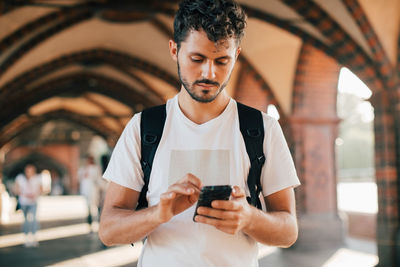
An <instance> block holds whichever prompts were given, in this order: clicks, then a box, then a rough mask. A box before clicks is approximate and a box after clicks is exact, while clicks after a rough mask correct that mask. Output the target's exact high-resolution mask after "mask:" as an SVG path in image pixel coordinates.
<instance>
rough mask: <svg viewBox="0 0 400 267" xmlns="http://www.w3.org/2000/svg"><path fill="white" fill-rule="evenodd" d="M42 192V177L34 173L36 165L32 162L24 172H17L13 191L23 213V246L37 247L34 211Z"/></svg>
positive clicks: (36, 226) (36, 225)
mask: <svg viewBox="0 0 400 267" xmlns="http://www.w3.org/2000/svg"><path fill="white" fill-rule="evenodd" d="M42 192H43V186H42V179H41V177H40V175H38V174H37V173H36V167H35V166H34V165H32V164H28V165H26V166H25V169H24V174H19V175H18V176H17V177H16V180H15V193H16V194H17V195H18V196H19V203H20V205H21V209H22V211H23V213H24V218H25V221H24V224H23V226H22V230H23V232H24V234H25V247H37V246H38V245H39V242H38V240H37V236H36V231H37V229H38V223H37V220H36V211H37V203H38V198H39V196H40V195H41V194H42Z"/></svg>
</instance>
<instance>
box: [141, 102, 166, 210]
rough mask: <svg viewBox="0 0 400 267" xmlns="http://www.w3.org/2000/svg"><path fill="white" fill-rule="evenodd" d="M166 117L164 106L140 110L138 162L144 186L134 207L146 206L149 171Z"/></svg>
mask: <svg viewBox="0 0 400 267" xmlns="http://www.w3.org/2000/svg"><path fill="white" fill-rule="evenodd" d="M166 117H167V112H166V106H165V104H164V105H161V106H156V107H152V108H148V109H145V110H143V111H142V117H141V120H140V139H141V153H142V157H141V159H140V163H141V165H142V170H143V180H144V186H143V188H142V191H141V192H140V195H139V200H138V205H137V208H136V209H142V208H146V207H147V206H148V203H147V199H146V194H147V190H148V188H149V181H150V173H151V168H152V166H153V159H154V155H155V154H156V151H157V147H158V145H159V143H160V140H161V136H162V133H163V130H164V124H165V119H166Z"/></svg>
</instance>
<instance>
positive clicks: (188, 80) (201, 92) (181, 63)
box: [170, 30, 240, 103]
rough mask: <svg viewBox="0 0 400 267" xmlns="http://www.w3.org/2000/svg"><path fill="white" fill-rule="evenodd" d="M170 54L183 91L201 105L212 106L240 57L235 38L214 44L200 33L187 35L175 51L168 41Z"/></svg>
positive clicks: (174, 45) (191, 32)
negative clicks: (175, 65) (207, 104)
mask: <svg viewBox="0 0 400 267" xmlns="http://www.w3.org/2000/svg"><path fill="white" fill-rule="evenodd" d="M170 50H171V55H172V57H173V59H174V60H176V61H177V64H178V74H179V79H180V81H181V83H182V85H183V87H184V88H185V89H186V91H187V92H188V93H189V95H190V96H191V97H192V98H193V99H194V100H196V101H199V102H202V103H209V102H212V101H213V100H214V99H215V98H216V97H217V96H218V95H219V93H220V92H221V91H222V90H223V89H224V88H225V86H226V85H227V83H228V81H229V78H230V75H231V73H232V69H233V67H234V65H235V62H236V59H237V56H238V55H239V53H240V48H238V46H237V42H236V40H235V38H233V37H232V38H228V39H226V40H222V41H218V42H217V43H214V42H212V41H210V40H209V39H208V37H207V34H206V33H205V32H204V31H203V30H200V31H195V30H192V31H190V32H189V33H188V36H187V38H186V40H185V41H183V42H181V46H180V49H179V51H177V47H176V43H175V42H173V41H170Z"/></svg>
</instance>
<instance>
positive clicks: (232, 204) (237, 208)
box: [196, 187, 298, 247]
mask: <svg viewBox="0 0 400 267" xmlns="http://www.w3.org/2000/svg"><path fill="white" fill-rule="evenodd" d="M232 196H233V200H230V201H213V203H212V206H213V209H209V208H204V207H202V208H199V209H198V212H199V214H202V215H207V216H212V217H215V218H216V219H213V218H207V217H204V216H198V217H197V218H196V221H198V222H202V223H207V224H210V225H213V226H215V227H216V228H217V229H219V230H221V231H224V232H226V233H230V234H235V233H237V232H238V231H243V232H244V233H246V234H247V235H249V236H251V237H253V238H254V239H255V240H257V241H258V242H260V243H263V244H267V245H272V246H279V247H289V246H291V245H292V244H293V243H294V242H295V241H296V240H297V234H298V228H297V220H296V208H295V198H294V192H293V189H292V188H286V189H283V190H281V191H279V192H276V193H274V194H272V195H270V196H267V197H265V202H266V205H267V210H268V212H264V211H261V210H259V209H257V208H255V207H253V206H251V205H249V204H248V203H247V201H246V198H245V194H244V192H243V190H241V189H240V188H238V187H235V192H233V193H232Z"/></svg>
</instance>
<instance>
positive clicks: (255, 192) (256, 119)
mask: <svg viewBox="0 0 400 267" xmlns="http://www.w3.org/2000/svg"><path fill="white" fill-rule="evenodd" d="M237 107H238V114H239V124H240V132H241V133H242V135H243V139H244V143H245V145H246V151H247V154H248V155H249V159H250V170H249V176H248V177H247V185H248V187H249V191H250V197H248V198H247V201H248V202H249V203H250V204H251V205H253V206H255V207H257V208H259V209H261V202H260V198H259V195H260V192H261V190H262V188H261V183H260V176H261V169H262V166H263V165H264V162H265V156H264V151H263V143H264V123H263V118H262V113H261V111H259V110H257V109H254V108H251V107H248V106H246V105H243V104H241V103H237Z"/></svg>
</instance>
